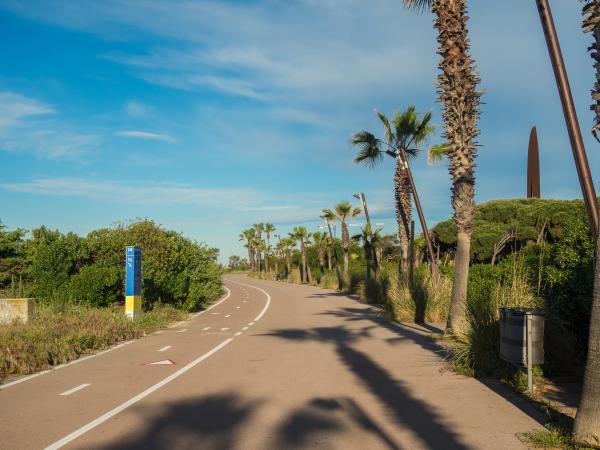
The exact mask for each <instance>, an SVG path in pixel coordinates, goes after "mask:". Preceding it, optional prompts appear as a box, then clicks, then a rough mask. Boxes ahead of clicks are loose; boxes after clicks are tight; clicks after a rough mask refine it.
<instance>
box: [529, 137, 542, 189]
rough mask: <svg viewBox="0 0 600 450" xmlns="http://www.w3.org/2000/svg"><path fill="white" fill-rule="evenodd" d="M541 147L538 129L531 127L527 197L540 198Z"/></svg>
mask: <svg viewBox="0 0 600 450" xmlns="http://www.w3.org/2000/svg"><path fill="white" fill-rule="evenodd" d="M540 194H541V193H540V149H539V146H538V139H537V130H536V128H535V127H533V128H532V129H531V134H530V135H529V148H528V149H527V198H533V197H535V198H540Z"/></svg>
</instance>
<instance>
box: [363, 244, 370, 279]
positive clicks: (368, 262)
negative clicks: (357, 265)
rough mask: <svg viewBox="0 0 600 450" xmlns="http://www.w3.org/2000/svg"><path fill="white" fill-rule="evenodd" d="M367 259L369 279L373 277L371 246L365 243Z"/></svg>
mask: <svg viewBox="0 0 600 450" xmlns="http://www.w3.org/2000/svg"><path fill="white" fill-rule="evenodd" d="M364 250H365V260H366V261H367V281H368V280H370V279H371V247H370V246H369V244H368V243H365V246H364Z"/></svg>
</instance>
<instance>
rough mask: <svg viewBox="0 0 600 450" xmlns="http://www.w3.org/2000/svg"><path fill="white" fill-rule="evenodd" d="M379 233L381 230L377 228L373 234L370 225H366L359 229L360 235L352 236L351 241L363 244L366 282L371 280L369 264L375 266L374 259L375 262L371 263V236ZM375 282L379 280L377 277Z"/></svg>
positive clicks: (372, 253)
mask: <svg viewBox="0 0 600 450" xmlns="http://www.w3.org/2000/svg"><path fill="white" fill-rule="evenodd" d="M380 231H381V228H378V229H377V230H375V232H373V231H372V230H371V225H370V224H367V225H366V226H365V227H364V228H363V227H361V228H360V233H359V234H355V235H354V236H352V239H354V240H356V241H358V242H362V244H363V249H364V251H365V260H366V262H367V280H370V279H371V263H373V267H375V266H377V261H376V259H377V258H375V261H373V255H374V252H373V244H372V242H373V239H372V238H373V235H374V233H379V232H380ZM377 280H379V278H378V277H377Z"/></svg>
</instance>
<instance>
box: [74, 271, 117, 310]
mask: <svg viewBox="0 0 600 450" xmlns="http://www.w3.org/2000/svg"><path fill="white" fill-rule="evenodd" d="M121 283H122V280H121V271H120V270H119V269H118V268H117V267H103V266H100V265H98V264H94V265H91V266H84V267H82V268H81V270H80V271H79V273H77V274H75V275H73V276H72V277H71V281H70V291H69V297H70V299H71V301H73V302H75V303H85V304H87V305H90V306H107V305H110V304H111V303H114V302H115V301H117V299H118V286H119V285H120V284H121Z"/></svg>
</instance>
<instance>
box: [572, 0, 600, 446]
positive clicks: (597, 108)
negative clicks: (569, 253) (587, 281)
mask: <svg viewBox="0 0 600 450" xmlns="http://www.w3.org/2000/svg"><path fill="white" fill-rule="evenodd" d="M583 14H584V20H583V29H584V31H585V32H588V33H589V32H592V33H593V35H594V43H593V44H592V45H591V46H590V48H589V50H590V51H591V52H592V59H593V60H594V63H595V64H594V67H595V69H596V80H597V81H596V84H595V85H594V89H593V90H592V99H593V100H594V101H595V104H594V105H592V106H591V108H590V109H591V110H592V111H594V113H595V116H594V121H595V125H594V127H593V128H592V133H593V135H594V137H595V138H596V139H598V135H597V132H598V130H599V129H600V92H599V91H600V78H599V77H600V55H599V54H598V52H599V51H600V3H599V2H598V1H597V0H594V1H587V2H586V5H585V6H584V8H583ZM596 255H600V238H599V239H598V240H597V243H596ZM595 266H596V267H595V271H594V293H593V298H592V315H591V320H590V332H589V337H588V339H589V343H588V357H587V363H586V366H585V375H584V380H583V389H582V392H581V401H580V404H579V408H578V409H577V415H576V416H575V427H574V429H573V439H574V441H575V442H576V443H577V444H579V445H581V446H584V447H599V446H600V408H598V405H599V404H600V264H598V262H596V265H595Z"/></svg>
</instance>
